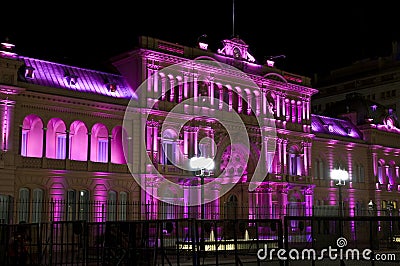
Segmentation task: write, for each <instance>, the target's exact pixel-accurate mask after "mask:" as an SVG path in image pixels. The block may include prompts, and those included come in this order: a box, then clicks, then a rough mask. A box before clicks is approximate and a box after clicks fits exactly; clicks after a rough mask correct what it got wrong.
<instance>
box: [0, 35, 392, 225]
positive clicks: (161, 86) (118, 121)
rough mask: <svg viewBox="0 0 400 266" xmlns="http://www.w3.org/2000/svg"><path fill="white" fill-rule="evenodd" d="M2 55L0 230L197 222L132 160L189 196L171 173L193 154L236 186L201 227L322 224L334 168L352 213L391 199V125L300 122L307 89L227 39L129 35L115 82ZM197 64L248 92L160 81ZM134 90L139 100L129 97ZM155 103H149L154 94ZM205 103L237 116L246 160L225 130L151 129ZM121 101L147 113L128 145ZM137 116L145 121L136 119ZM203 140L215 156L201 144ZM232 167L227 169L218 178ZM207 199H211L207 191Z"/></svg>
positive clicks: (190, 74) (332, 198)
mask: <svg viewBox="0 0 400 266" xmlns="http://www.w3.org/2000/svg"><path fill="white" fill-rule="evenodd" d="M12 48H13V47H12V46H10V45H9V44H4V43H3V50H2V52H1V57H0V97H1V103H2V104H1V106H0V113H1V127H0V133H1V136H2V138H1V140H0V144H1V156H0V176H1V179H2V182H1V185H0V197H1V205H0V208H1V212H0V215H2V217H0V218H1V219H2V220H3V221H5V222H20V221H28V222H39V221H48V220H56V221H57V220H76V219H81V220H82V219H84V220H89V221H105V220H132V219H170V218H199V217H200V215H199V213H201V209H200V207H199V206H188V204H186V203H187V201H188V198H190V197H193V196H195V197H199V195H190V193H189V194H188V193H186V192H185V191H187V190H188V189H186V190H184V192H183V193H182V194H179V193H178V195H176V192H175V191H173V190H167V189H165V188H161V187H160V185H159V183H158V179H157V175H155V174H154V173H153V172H152V171H153V170H148V167H149V166H148V165H147V164H146V163H143V162H145V160H146V158H150V161H151V163H152V165H153V166H154V169H156V170H157V172H158V173H160V174H161V175H162V176H164V177H166V178H168V179H170V180H173V181H174V182H175V183H178V184H180V185H181V186H186V188H190V186H192V185H194V184H197V183H198V182H199V178H198V177H195V176H193V172H191V171H185V170H181V169H179V168H178V167H176V166H175V165H174V163H176V162H177V161H180V160H183V159H189V158H191V157H194V156H198V155H199V154H208V155H209V156H213V157H214V158H215V164H216V168H215V173H220V172H221V171H223V170H226V173H230V174H231V177H234V179H232V180H236V181H235V183H236V184H235V186H234V187H233V188H232V189H231V190H229V191H228V192H227V193H226V194H224V195H220V197H217V198H218V199H216V200H214V201H211V202H209V203H207V204H206V208H205V213H204V216H203V217H204V218H206V219H221V218H278V217H282V215H286V214H289V215H312V214H313V211H318V212H321V211H323V212H324V213H322V214H326V210H328V211H329V207H327V208H325V207H326V206H337V205H338V199H337V187H336V186H335V184H334V183H333V182H332V181H330V176H329V172H330V170H332V169H334V168H342V169H346V170H347V171H348V172H349V174H350V182H349V185H348V187H346V188H344V201H345V206H346V207H347V210H348V211H347V213H349V214H351V215H354V214H356V213H355V210H356V211H358V210H360V211H362V210H365V209H366V208H367V204H368V202H369V201H370V200H372V201H373V202H380V201H383V200H393V199H394V198H395V195H398V194H397V193H398V191H399V190H398V184H400V182H398V178H399V169H398V166H397V165H398V164H399V163H400V162H397V160H398V155H399V151H400V150H399V149H398V147H396V145H395V143H400V142H399V141H396V140H397V138H398V137H399V134H398V132H397V128H396V127H395V125H392V126H390V125H389V124H388V123H386V124H385V125H383V126H379V125H370V127H362V128H359V127H357V124H354V123H351V122H349V120H346V119H344V118H341V119H340V118H333V117H325V116H320V115H312V114H311V97H312V95H314V94H315V93H317V90H316V89H314V88H312V87H311V82H310V79H309V78H307V77H304V76H300V75H296V74H292V73H287V72H285V71H282V70H279V69H276V68H274V67H273V64H271V62H268V64H265V65H264V64H259V63H258V62H256V60H255V58H254V57H253V56H252V55H251V54H250V53H249V50H248V45H247V44H246V43H245V42H243V40H240V39H238V38H233V39H229V40H224V41H223V43H222V47H221V49H219V50H218V51H217V53H214V52H212V51H210V50H208V49H207V44H206V43H200V44H199V47H197V48H192V47H186V46H182V45H179V44H173V43H169V42H166V41H162V40H158V39H154V38H151V37H140V39H139V47H138V48H137V49H135V50H133V51H129V52H127V53H125V54H121V55H119V56H117V57H115V58H113V65H114V66H115V68H116V69H117V70H118V72H119V73H120V74H113V73H104V72H99V71H96V70H91V69H82V68H78V67H74V66H69V65H63V64H59V63H55V62H48V61H44V60H40V59H34V58H29V57H24V56H20V55H17V54H14V53H13V52H12ZM201 59H202V60H209V61H212V62H215V63H216V64H217V62H220V63H224V64H227V65H230V66H232V67H235V68H236V69H238V70H240V71H242V72H243V73H246V74H247V75H248V76H249V77H250V78H251V79H252V80H253V82H254V84H256V85H257V86H258V88H260V89H259V90H257V89H256V88H253V87H247V86H244V85H243V84H240V82H228V81H229V79H221V78H219V77H221V73H220V72H221V68H219V67H217V66H214V67H210V68H208V69H207V71H204V69H203V71H200V70H199V71H198V72H196V71H197V70H196V71H188V69H184V68H182V69H181V71H180V72H179V73H177V72H173V73H169V74H165V72H163V71H162V70H163V69H166V68H168V67H169V66H171V65H175V64H180V63H185V62H187V61H189V60H194V61H196V60H201ZM196 73H200V74H196ZM203 73H207V74H206V75H205V74H203ZM202 75H203V76H202ZM224 75H225V76H226V75H227V76H229V75H232V74H230V73H224ZM230 78H232V77H230ZM145 80H147V83H146V86H147V87H146V91H147V94H146V98H145V99H143V98H141V96H142V95H141V94H137V89H138V87H140V86H141V84H142V83H143V81H145ZM231 80H232V79H231ZM234 80H237V79H234ZM156 92H159V93H160V95H161V96H160V97H152V96H151V95H155V93H156ZM204 95H206V96H208V97H210V98H211V99H213V98H214V99H218V100H219V101H217V100H215V102H213V101H211V102H210V103H208V106H207V110H208V112H209V113H213V112H215V111H218V110H222V109H224V108H225V109H226V110H225V111H226V112H228V113H230V112H231V113H234V112H235V113H237V114H238V116H239V117H240V118H241V120H242V121H243V123H244V125H245V127H246V130H247V132H248V134H249V141H250V146H249V147H250V149H249V150H244V149H240V148H237V147H233V146H231V145H230V142H229V140H228V139H227V138H226V137H225V135H226V132H225V131H224V129H221V127H220V126H219V125H218V123H216V122H215V121H212V120H202V119H199V120H195V121H192V122H191V123H190V124H187V125H186V126H185V127H183V128H182V130H177V129H176V127H175V126H174V124H168V125H167V126H166V127H163V124H164V123H166V122H165V121H166V117H167V114H168V112H169V111H170V110H171V109H172V108H173V107H174V106H175V105H177V104H180V103H182V102H183V101H185V100H186V99H189V98H190V99H194V102H195V103H196V104H197V100H196V99H200V97H201V96H204ZM132 100H133V101H138V102H140V101H144V102H146V103H151V104H153V108H152V110H151V112H150V111H149V110H148V108H144V107H141V108H136V109H134V110H133V111H132V114H131V116H130V119H131V121H130V122H131V124H132V128H133V132H134V134H133V135H129V134H125V132H126V131H127V129H126V128H124V126H123V120H124V117H125V114H126V110H127V106H128V104H129V102H131V101H132ZM199 104H200V103H199ZM199 110H200V109H199ZM201 110H204V108H203V109H201ZM148 113H151V116H149V117H148V118H150V119H146V120H145V121H143V117H144V114H148ZM267 114H268V115H271V116H272V118H271V119H269V120H268V122H269V123H270V122H273V123H274V126H275V129H276V136H275V137H274V138H273V139H271V138H262V137H261V136H262V135H260V126H259V125H257V124H256V123H255V121H256V120H255V118H257V117H259V116H261V115H267ZM177 119H179V117H178V118H177ZM385 121H387V122H388V121H389V120H385ZM205 137H206V139H209V140H212V142H214V143H215V147H214V146H213V145H210V143H207V142H201V141H200V140H202V139H204V138H205ZM135 138H137V139H143V140H145V141H144V142H143V147H140V145H139V146H135V145H133V144H132V141H133V142H134V139H135ZM271 143H273V144H274V146H275V149H274V150H273V152H269V151H268V152H265V153H264V154H263V153H262V149H261V146H262V145H265V146H268V145H270V144H271ZM141 145H142V144H141ZM178 151H180V152H178ZM177 154H180V155H177ZM244 154H247V155H248V159H246V158H245V156H244ZM125 155H127V156H125ZM231 157H233V158H235V160H236V164H235V165H234V166H233V167H232V169H226V168H227V167H228V165H227V164H226V162H227V161H228V160H229V158H231ZM383 161H384V162H385V163H383ZM258 162H262V164H265V163H266V162H268V164H267V165H268V167H269V171H268V172H269V173H268V174H266V175H265V177H264V178H263V180H262V182H261V183H260V184H259V186H258V187H257V189H256V190H254V191H249V189H248V188H249V182H250V180H251V179H252V176H253V174H254V171H255V169H256V165H257V163H258ZM129 163H130V164H132V167H134V168H135V167H136V168H135V169H138V171H140V172H141V173H144V174H143V175H142V176H140V178H141V179H140V180H146V182H145V184H138V182H136V181H137V180H135V179H134V178H133V177H132V175H131V171H130V168H129V167H128V165H129ZM239 168H240V169H239ZM389 175H390V178H387V177H388V176H389ZM212 178H213V175H211V176H209V177H206V178H205V179H206V181H210V180H211V179H212ZM140 182H142V181H140ZM143 185H144V186H145V187H146V190H144V189H143V188H144V187H143ZM149 188H150V190H148V189H149ZM189 190H190V189H189ZM149 191H152V193H154V194H152V195H150V194H149V193H148V192H149ZM161 192H162V193H167V194H168V193H170V194H171V195H164V194H163V195H160V194H161ZM208 192H209V193H211V194H215V195H217V196H218V193H219V187H218V186H215V187H213V188H212V189H211V192H210V191H208ZM155 195H157V196H162V197H164V198H165V197H171V198H173V197H175V198H176V197H178V201H179V204H171V203H165V202H161V201H158V200H157V199H156V198H157V197H153V196H155ZM313 206H314V208H313ZM396 208H397V207H396Z"/></svg>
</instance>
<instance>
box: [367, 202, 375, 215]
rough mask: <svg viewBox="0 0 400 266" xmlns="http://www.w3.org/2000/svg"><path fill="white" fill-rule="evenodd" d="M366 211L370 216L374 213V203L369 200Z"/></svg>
mask: <svg viewBox="0 0 400 266" xmlns="http://www.w3.org/2000/svg"><path fill="white" fill-rule="evenodd" d="M368 211H369V214H370V215H373V214H374V211H375V203H374V202H373V201H372V200H369V202H368Z"/></svg>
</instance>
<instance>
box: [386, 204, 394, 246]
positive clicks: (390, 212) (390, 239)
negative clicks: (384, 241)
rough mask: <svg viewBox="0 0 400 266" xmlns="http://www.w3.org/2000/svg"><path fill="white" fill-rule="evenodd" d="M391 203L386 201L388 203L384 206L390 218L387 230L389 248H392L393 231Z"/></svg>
mask: <svg viewBox="0 0 400 266" xmlns="http://www.w3.org/2000/svg"><path fill="white" fill-rule="evenodd" d="M393 207H394V206H393V202H392V201H388V203H387V204H386V209H387V211H388V214H389V216H390V225H389V226H390V228H389V245H390V248H392V247H393V236H392V230H393V222H392V217H391V216H392V211H393Z"/></svg>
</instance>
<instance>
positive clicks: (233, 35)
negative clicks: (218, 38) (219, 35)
mask: <svg viewBox="0 0 400 266" xmlns="http://www.w3.org/2000/svg"><path fill="white" fill-rule="evenodd" d="M232 37H235V0H232Z"/></svg>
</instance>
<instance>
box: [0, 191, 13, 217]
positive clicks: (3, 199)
mask: <svg viewBox="0 0 400 266" xmlns="http://www.w3.org/2000/svg"><path fill="white" fill-rule="evenodd" d="M10 204H11V200H10V196H7V195H0V223H1V224H6V223H8V222H9V212H10V207H11V206H10Z"/></svg>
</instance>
